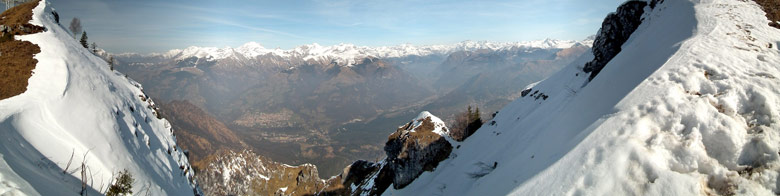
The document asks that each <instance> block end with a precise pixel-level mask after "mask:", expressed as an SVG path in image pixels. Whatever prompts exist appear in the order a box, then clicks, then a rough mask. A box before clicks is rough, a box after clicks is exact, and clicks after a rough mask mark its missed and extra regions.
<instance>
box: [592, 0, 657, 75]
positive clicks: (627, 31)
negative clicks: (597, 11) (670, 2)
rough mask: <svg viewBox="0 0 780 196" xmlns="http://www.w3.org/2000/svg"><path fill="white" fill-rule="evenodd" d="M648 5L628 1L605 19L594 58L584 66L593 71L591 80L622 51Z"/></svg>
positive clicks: (597, 38)
mask: <svg viewBox="0 0 780 196" xmlns="http://www.w3.org/2000/svg"><path fill="white" fill-rule="evenodd" d="M657 3H659V1H658V0H653V1H652V2H651V5H652V7H655V6H656V4H657ZM647 5H648V3H647V2H645V1H636V0H632V1H628V2H625V3H623V5H621V6H620V7H618V9H617V11H615V12H613V13H610V14H609V15H608V16H607V18H605V19H604V22H603V23H602V24H601V29H599V32H598V34H597V35H596V40H595V41H594V43H593V56H594V58H593V60H592V61H591V62H588V63H586V64H585V67H584V68H583V71H585V72H586V73H591V74H590V78H589V80H593V78H595V77H596V75H598V74H599V72H601V69H603V68H604V66H606V65H607V63H609V61H610V60H612V58H614V57H615V56H617V54H618V53H620V51H621V50H622V49H621V47H622V46H623V43H625V42H626V41H627V40H628V38H629V37H630V36H631V34H632V33H634V31H635V30H636V29H637V28H638V27H639V25H640V24H641V23H642V18H641V17H642V14H644V9H645V7H646V6H647Z"/></svg>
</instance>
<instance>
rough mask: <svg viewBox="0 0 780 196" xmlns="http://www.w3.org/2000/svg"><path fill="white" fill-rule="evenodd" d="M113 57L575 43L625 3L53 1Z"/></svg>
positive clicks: (528, 0) (576, 0) (495, 0)
mask: <svg viewBox="0 0 780 196" xmlns="http://www.w3.org/2000/svg"><path fill="white" fill-rule="evenodd" d="M50 1H51V3H52V4H53V5H54V7H55V8H56V9H57V10H58V12H59V13H60V15H61V16H62V19H61V20H62V21H61V23H62V24H63V25H67V24H68V23H69V22H70V19H71V18H72V17H74V16H75V17H79V18H81V20H82V24H83V26H84V29H85V30H86V31H87V32H88V35H89V38H90V41H94V42H97V44H98V45H99V46H100V47H102V48H105V49H107V50H108V51H110V52H140V53H148V52H162V51H167V50H170V49H175V48H185V47H188V46H216V47H224V46H231V47H237V46H240V45H242V44H243V43H246V42H249V41H255V42H258V43H260V44H262V45H263V46H265V47H267V48H277V47H278V48H283V49H289V48H293V47H295V46H299V45H303V44H310V43H319V44H321V45H333V44H338V43H352V44H356V45H365V46H384V45H398V44H403V43H410V44H415V45H426V44H448V43H455V42H460V41H464V40H488V41H525V40H537V39H544V38H555V39H572V40H580V39H584V38H585V37H587V36H589V35H593V34H595V33H596V31H597V30H598V28H599V26H600V24H601V21H602V19H603V18H604V16H606V15H607V14H608V13H609V12H612V11H614V10H615V8H616V7H617V6H618V5H619V4H620V3H621V2H622V1H623V0H595V1H594V0H424V1H416V0H415V1H410V0H393V1H376V0H274V1H265V0H254V1H249V0H231V1H215V0H211V1H205V0H164V1H159V0H50Z"/></svg>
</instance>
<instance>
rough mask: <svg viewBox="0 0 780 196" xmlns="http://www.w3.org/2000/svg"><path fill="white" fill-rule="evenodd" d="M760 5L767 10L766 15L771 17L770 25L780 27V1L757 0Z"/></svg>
mask: <svg viewBox="0 0 780 196" xmlns="http://www.w3.org/2000/svg"><path fill="white" fill-rule="evenodd" d="M755 1H756V3H758V5H761V8H763V9H764V12H766V17H767V18H769V20H770V21H772V22H770V23H769V26H773V27H775V28H780V23H778V22H780V1H778V0H755Z"/></svg>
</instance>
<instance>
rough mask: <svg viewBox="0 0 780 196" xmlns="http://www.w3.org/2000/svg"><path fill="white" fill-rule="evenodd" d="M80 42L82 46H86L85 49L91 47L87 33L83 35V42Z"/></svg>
mask: <svg viewBox="0 0 780 196" xmlns="http://www.w3.org/2000/svg"><path fill="white" fill-rule="evenodd" d="M79 42H80V43H81V46H84V48H89V45H88V44H87V31H84V32H83V33H81V40H80V41H79Z"/></svg>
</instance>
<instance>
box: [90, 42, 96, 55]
mask: <svg viewBox="0 0 780 196" xmlns="http://www.w3.org/2000/svg"><path fill="white" fill-rule="evenodd" d="M90 47H91V48H92V53H97V43H95V42H92V45H90Z"/></svg>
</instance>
